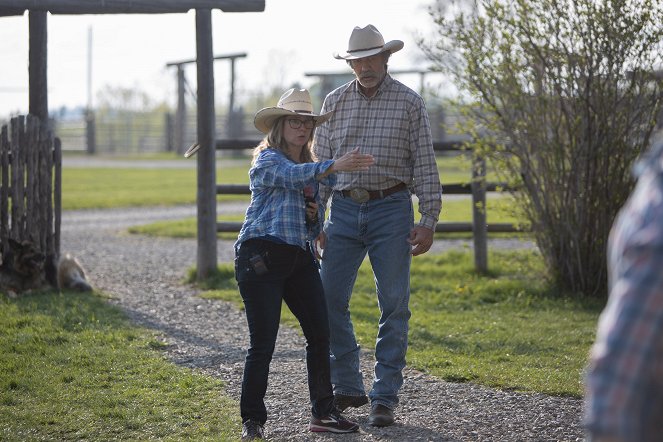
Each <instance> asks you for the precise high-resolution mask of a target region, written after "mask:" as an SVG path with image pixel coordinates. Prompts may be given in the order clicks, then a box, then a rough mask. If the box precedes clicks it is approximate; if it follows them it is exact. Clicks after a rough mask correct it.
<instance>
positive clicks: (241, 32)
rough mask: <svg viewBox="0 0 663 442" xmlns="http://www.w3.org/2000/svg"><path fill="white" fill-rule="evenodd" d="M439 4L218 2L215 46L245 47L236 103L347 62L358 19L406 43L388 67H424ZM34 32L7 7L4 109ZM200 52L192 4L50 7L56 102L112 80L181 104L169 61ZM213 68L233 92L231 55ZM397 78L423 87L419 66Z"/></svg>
mask: <svg viewBox="0 0 663 442" xmlns="http://www.w3.org/2000/svg"><path fill="white" fill-rule="evenodd" d="M433 4H434V0H334V1H325V2H323V1H320V0H265V11H264V12H260V13H254V12H250V13H226V12H221V11H219V10H214V11H213V13H212V29H213V53H214V55H215V56H217V55H227V54H236V53H246V54H247V56H246V57H245V58H239V59H237V61H236V63H235V75H236V77H235V78H236V100H237V102H238V103H241V101H242V97H243V96H245V95H247V94H251V93H252V92H255V91H256V90H268V89H270V86H281V85H283V86H285V87H289V86H290V85H292V84H295V83H299V84H300V85H301V86H303V87H308V86H309V85H310V84H311V83H312V82H313V81H314V78H313V77H307V76H306V75H305V73H307V72H340V71H347V72H350V71H349V68H348V67H347V65H346V63H345V62H344V61H343V60H336V59H334V58H333V56H332V53H333V52H342V51H345V50H346V49H347V44H348V39H349V37H350V34H351V32H352V29H353V28H354V27H355V26H361V27H364V26H366V25H367V24H369V23H370V24H373V25H374V26H376V27H377V28H378V30H379V31H380V32H381V33H382V35H383V37H384V39H385V41H389V40H402V41H403V42H404V43H405V46H404V48H403V49H402V50H401V51H399V52H397V53H395V54H394V55H393V56H392V57H391V59H390V63H389V68H390V69H391V70H396V69H403V70H404V69H425V68H427V67H428V66H429V63H427V62H426V60H425V59H424V57H423V53H422V52H421V50H420V49H419V48H418V46H417V44H416V39H417V37H418V36H424V37H426V36H430V35H432V32H433V30H434V25H433V24H432V20H431V18H430V16H429V14H428V8H429V7H430V6H432V5H433ZM90 35H91V38H89V36H90ZM28 37H29V33H28V14H27V13H26V14H25V15H24V16H20V17H0V118H1V117H3V116H4V117H7V116H9V115H15V114H18V113H26V112H27V108H28V50H29V41H28V40H29V39H28ZM89 41H91V44H89ZM195 56H196V31H195V12H194V11H189V13H186V14H161V15H143V14H130V15H81V16H78V15H49V16H48V62H47V63H48V106H49V109H51V110H54V109H59V108H61V107H65V106H66V107H69V108H72V107H77V106H86V105H87V104H88V100H91V104H92V106H94V105H95V102H96V100H97V99H98V93H99V91H100V90H102V89H104V88H108V87H113V88H117V87H124V88H135V89H140V90H142V91H144V92H146V93H148V94H149V95H150V96H151V97H152V98H153V99H154V100H156V101H157V102H159V101H165V102H166V103H168V104H170V105H171V106H172V107H173V108H174V107H175V105H176V96H177V86H176V69H175V68H173V67H166V64H167V63H171V62H176V61H181V60H189V59H194V58H195ZM88 60H90V62H88ZM89 67H91V70H90V72H91V77H90V78H91V81H88V68H89ZM214 72H215V96H216V101H217V103H218V102H219V101H223V100H224V99H226V101H227V97H228V95H229V79H230V63H229V62H227V61H216V62H215V63H214ZM185 75H186V78H187V82H188V83H189V84H190V85H191V87H192V90H193V91H195V87H196V70H195V64H189V65H187V66H186V67H185ZM433 76H435V75H433ZM428 77H429V76H427V78H428ZM399 79H400V80H401V81H403V82H404V83H406V84H408V85H410V86H412V87H417V88H418V85H419V84H420V81H421V80H420V77H419V76H418V75H403V76H400V77H399ZM431 80H432V79H431ZM88 90H90V91H91V94H88Z"/></svg>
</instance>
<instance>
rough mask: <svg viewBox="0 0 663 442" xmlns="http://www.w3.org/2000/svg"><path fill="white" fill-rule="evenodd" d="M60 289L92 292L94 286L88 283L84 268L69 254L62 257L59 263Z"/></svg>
mask: <svg viewBox="0 0 663 442" xmlns="http://www.w3.org/2000/svg"><path fill="white" fill-rule="evenodd" d="M58 288H59V289H60V290H65V289H67V290H77V291H79V292H91V291H92V286H91V285H90V283H89V282H88V281H87V276H86V275H85V270H83V266H82V265H81V264H80V263H79V262H78V260H77V259H76V258H74V257H73V256H71V255H70V254H68V253H67V254H65V255H64V256H62V257H60V260H59V261H58Z"/></svg>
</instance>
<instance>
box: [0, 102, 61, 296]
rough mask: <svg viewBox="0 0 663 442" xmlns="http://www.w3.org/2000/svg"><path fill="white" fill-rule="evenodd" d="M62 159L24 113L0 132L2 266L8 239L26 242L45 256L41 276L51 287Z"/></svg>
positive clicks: (57, 243) (36, 122)
mask: <svg viewBox="0 0 663 442" xmlns="http://www.w3.org/2000/svg"><path fill="white" fill-rule="evenodd" d="M61 183H62V157H61V145H60V140H59V139H58V138H54V137H53V135H52V133H51V132H50V131H49V130H48V129H47V128H46V125H41V124H40V120H39V118H37V117H35V116H32V115H27V116H19V117H15V118H12V119H11V121H10V123H9V125H4V126H2V129H1V132H0V247H1V252H2V258H3V260H2V261H3V263H4V262H6V261H7V258H8V254H9V253H10V245H9V242H10V239H13V240H16V241H18V242H24V241H29V242H30V243H31V245H32V247H33V248H35V249H36V250H37V251H39V252H41V253H43V255H44V256H45V257H46V262H45V268H44V271H45V277H46V280H47V281H48V282H49V283H51V285H53V286H56V280H55V266H56V262H57V258H58V256H59V253H60V222H61V217H60V216H61Z"/></svg>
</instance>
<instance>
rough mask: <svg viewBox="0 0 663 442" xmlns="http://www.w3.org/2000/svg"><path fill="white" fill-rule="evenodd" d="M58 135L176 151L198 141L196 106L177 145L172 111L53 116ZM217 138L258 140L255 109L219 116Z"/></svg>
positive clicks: (110, 147) (79, 146) (66, 146)
mask: <svg viewBox="0 0 663 442" xmlns="http://www.w3.org/2000/svg"><path fill="white" fill-rule="evenodd" d="M429 114H430V118H431V127H432V132H433V139H434V140H443V139H445V136H446V133H445V129H444V125H443V122H444V119H445V115H444V113H443V112H442V110H441V109H440V108H436V109H433V110H431V111H429ZM51 126H52V128H53V131H54V133H55V136H56V137H58V138H60V140H62V149H63V150H64V151H78V152H86V153H90V154H94V153H98V154H134V153H141V154H143V153H157V152H177V153H183V152H184V151H185V150H186V148H187V147H188V146H190V145H192V144H194V143H196V142H197V116H196V112H195V110H192V111H190V112H187V114H186V116H185V118H184V130H183V136H182V146H177V145H175V144H176V139H177V137H176V136H175V114H174V113H169V112H149V113H140V112H123V113H109V112H104V113H101V112H99V113H96V114H88V115H82V116H80V117H79V118H66V119H58V118H54V119H52V120H51ZM215 128H216V138H217V139H233V140H259V139H261V138H262V137H263V134H262V133H260V132H259V131H258V130H257V129H255V127H254V126H253V113H244V112H242V111H237V112H234V113H232V114H227V113H226V114H221V115H217V116H216V126H215Z"/></svg>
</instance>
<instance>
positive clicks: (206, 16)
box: [0, 0, 265, 279]
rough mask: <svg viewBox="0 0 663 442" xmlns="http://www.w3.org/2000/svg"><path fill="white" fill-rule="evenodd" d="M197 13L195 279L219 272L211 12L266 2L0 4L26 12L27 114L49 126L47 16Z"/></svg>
mask: <svg viewBox="0 0 663 442" xmlns="http://www.w3.org/2000/svg"><path fill="white" fill-rule="evenodd" d="M191 9H195V10H196V64H197V79H198V91H197V106H198V144H199V145H200V150H199V152H198V155H197V168H198V178H197V197H196V199H197V209H198V226H197V227H198V229H197V231H198V244H197V246H198V251H197V277H198V279H202V278H205V277H207V276H208V275H210V274H212V272H215V271H216V268H217V249H216V170H215V169H216V161H215V158H216V155H215V154H216V152H215V148H214V145H215V133H214V69H213V60H214V57H213V51H212V9H220V10H221V11H223V12H262V11H264V10H265V0H132V1H127V0H0V17H1V16H10V15H23V14H24V13H25V11H26V10H27V11H29V32H30V54H29V57H28V59H29V67H28V72H29V77H30V78H29V90H30V98H29V100H30V106H29V112H30V114H32V115H34V116H36V117H38V118H39V119H40V120H41V121H47V120H48V100H47V91H48V86H47V85H48V82H47V75H46V73H47V69H46V67H47V63H46V62H47V59H48V58H47V35H48V34H47V15H48V13H51V14H163V13H181V12H188V11H189V10H191Z"/></svg>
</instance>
